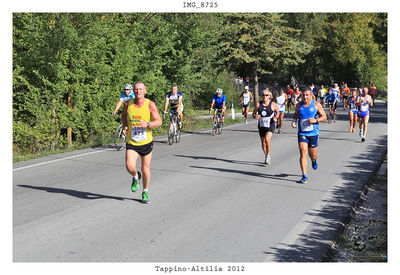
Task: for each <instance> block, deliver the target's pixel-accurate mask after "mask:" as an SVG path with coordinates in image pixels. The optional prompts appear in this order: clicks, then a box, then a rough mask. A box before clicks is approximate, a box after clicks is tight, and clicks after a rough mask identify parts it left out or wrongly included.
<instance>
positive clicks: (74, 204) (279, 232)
mask: <svg viewBox="0 0 400 275" xmlns="http://www.w3.org/2000/svg"><path fill="white" fill-rule="evenodd" d="M291 117H292V114H290V115H286V119H285V122H284V129H283V134H280V135H278V134H274V136H273V137H272V154H271V156H272V163H271V165H269V166H266V165H264V164H263V161H264V155H263V153H262V151H261V146H260V140H259V136H258V131H257V126H256V121H255V120H253V119H251V120H250V122H249V124H247V125H245V124H235V125H231V126H227V127H226V128H225V129H224V131H223V133H222V135H220V136H218V135H217V136H214V137H213V136H211V135H210V131H209V130H205V131H196V132H190V133H185V134H184V135H183V136H182V138H181V142H180V143H179V144H173V145H172V146H170V145H168V144H167V141H166V139H165V137H159V138H156V141H155V146H154V151H153V152H154V153H153V161H152V167H151V172H152V174H151V183H150V199H151V204H149V205H147V204H142V203H141V201H140V199H141V197H140V195H141V192H137V193H132V192H131V191H130V184H131V177H130V176H129V175H128V173H127V172H126V170H125V164H124V152H123V151H122V152H118V151H116V150H114V149H112V148H109V147H104V148H93V149H87V150H81V151H77V152H73V153H65V154H60V155H55V156H49V157H45V158H41V159H37V160H31V161H27V162H21V163H16V164H14V168H13V260H14V261H15V262H264V261H266V262H269V261H283V262H304V261H321V260H323V256H324V254H325V253H326V249H327V247H328V246H329V241H330V240H331V239H332V236H333V234H334V233H335V231H336V229H337V226H338V224H339V223H340V221H341V219H343V217H344V215H345V214H346V213H347V212H348V211H349V205H350V203H351V202H352V200H353V199H354V198H355V197H357V195H358V194H359V190H360V189H361V186H362V185H363V184H364V183H365V181H366V180H367V178H368V177H369V176H370V174H371V172H372V171H373V170H374V169H376V167H377V165H378V163H379V162H380V158H381V155H382V154H383V153H384V152H386V150H387V118H386V117H387V108H386V104H385V103H383V102H376V105H375V106H374V107H373V109H372V112H371V119H370V124H369V130H368V134H367V141H366V142H365V143H361V142H360V138H359V136H358V133H347V132H346V131H347V129H348V115H347V112H345V111H343V110H339V114H338V121H337V122H336V123H332V124H328V123H321V125H320V129H321V135H320V145H319V151H318V154H319V156H318V162H319V168H318V170H317V171H314V170H313V169H312V168H311V165H310V162H309V171H308V176H309V182H308V183H307V184H299V183H297V182H296V181H297V180H299V179H300V177H301V171H300V167H299V153H298V147H297V146H298V145H297V135H296V131H297V130H296V129H292V128H291V127H290V126H289V125H290V121H291Z"/></svg>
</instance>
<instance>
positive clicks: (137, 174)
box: [133, 172, 139, 180]
mask: <svg viewBox="0 0 400 275" xmlns="http://www.w3.org/2000/svg"><path fill="white" fill-rule="evenodd" d="M133 178H134V179H135V180H138V179H139V173H138V172H136V176H134V177H133Z"/></svg>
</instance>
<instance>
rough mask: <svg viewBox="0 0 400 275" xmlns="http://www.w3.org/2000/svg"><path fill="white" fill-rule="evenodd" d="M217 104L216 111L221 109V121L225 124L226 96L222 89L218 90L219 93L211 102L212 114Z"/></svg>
mask: <svg viewBox="0 0 400 275" xmlns="http://www.w3.org/2000/svg"><path fill="white" fill-rule="evenodd" d="M214 104H215V109H219V110H221V111H222V119H221V121H222V122H224V117H225V109H226V106H225V104H226V96H225V95H224V94H223V91H222V89H221V88H218V89H217V93H216V94H214V96H213V98H212V102H211V107H210V112H211V111H212V110H213V107H214Z"/></svg>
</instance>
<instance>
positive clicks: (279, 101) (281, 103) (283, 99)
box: [275, 89, 288, 134]
mask: <svg viewBox="0 0 400 275" xmlns="http://www.w3.org/2000/svg"><path fill="white" fill-rule="evenodd" d="M275 101H276V105H278V110H279V117H278V126H277V128H278V134H280V133H281V132H282V124H283V117H284V115H285V107H286V105H287V102H288V98H287V95H286V94H285V93H284V91H283V89H280V90H279V95H278V96H277V97H276V98H275Z"/></svg>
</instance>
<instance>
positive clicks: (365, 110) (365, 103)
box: [358, 87, 373, 142]
mask: <svg viewBox="0 0 400 275" xmlns="http://www.w3.org/2000/svg"><path fill="white" fill-rule="evenodd" d="M372 105H373V102H372V98H371V96H370V95H369V94H368V88H367V87H364V89H363V94H362V95H361V96H360V99H359V101H358V108H359V111H358V117H359V119H360V137H361V142H365V138H366V136H367V129H368V122H369V107H370V106H372Z"/></svg>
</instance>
